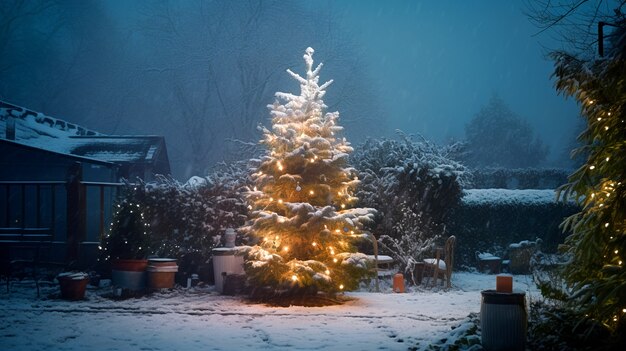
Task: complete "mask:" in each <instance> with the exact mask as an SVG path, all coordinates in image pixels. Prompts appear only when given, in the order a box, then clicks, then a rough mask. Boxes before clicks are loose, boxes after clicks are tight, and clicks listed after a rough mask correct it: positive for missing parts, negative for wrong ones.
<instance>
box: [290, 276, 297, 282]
mask: <svg viewBox="0 0 626 351" xmlns="http://www.w3.org/2000/svg"><path fill="white" fill-rule="evenodd" d="M291 280H293V281H294V282H295V281H297V280H298V276H297V275H295V274H294V275H292V276H291Z"/></svg>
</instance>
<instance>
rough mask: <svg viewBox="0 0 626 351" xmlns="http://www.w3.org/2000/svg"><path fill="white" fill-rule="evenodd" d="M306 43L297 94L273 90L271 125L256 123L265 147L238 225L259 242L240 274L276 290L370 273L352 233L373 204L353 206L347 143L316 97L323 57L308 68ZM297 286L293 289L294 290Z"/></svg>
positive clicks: (359, 233) (327, 286)
mask: <svg viewBox="0 0 626 351" xmlns="http://www.w3.org/2000/svg"><path fill="white" fill-rule="evenodd" d="M313 52H314V50H313V49H312V48H307V49H306V53H305V55H304V61H305V63H306V77H304V78H303V77H301V76H300V75H298V74H296V73H293V72H292V71H291V70H287V72H288V73H289V74H290V75H291V76H292V77H293V78H294V79H296V80H297V81H298V82H299V83H300V89H301V92H300V95H293V94H289V93H281V92H277V93H276V98H277V99H276V101H275V102H274V104H273V105H269V106H268V107H269V108H270V110H271V116H272V130H268V129H265V128H264V129H263V133H264V138H263V140H262V141H261V143H263V144H264V145H266V147H267V152H266V154H265V156H263V157H262V158H261V159H260V160H253V165H254V166H253V167H254V169H253V170H252V179H253V181H254V184H255V186H254V189H251V191H250V192H249V200H250V202H251V206H252V208H253V213H252V215H253V219H252V220H251V221H250V222H249V224H248V225H247V226H246V227H245V228H244V230H245V231H246V232H248V233H249V234H251V235H252V236H253V237H255V238H256V239H257V240H258V242H257V245H256V246H254V247H252V248H251V249H250V251H249V252H248V255H247V258H246V264H245V268H246V274H247V275H248V279H249V281H250V282H251V283H252V284H253V285H254V286H256V287H267V286H269V287H271V288H273V289H275V290H282V289H287V290H289V289H293V288H312V289H311V291H324V292H329V293H333V292H337V291H341V290H349V289H354V288H356V287H357V286H358V283H359V280H360V279H362V278H363V277H364V276H365V275H367V274H369V272H370V269H369V267H370V265H371V264H370V262H369V261H368V259H367V256H366V255H364V254H362V253H357V252H356V249H355V246H354V241H355V239H359V238H364V237H367V236H368V234H367V233H366V232H364V230H365V228H364V225H365V224H367V223H369V222H371V221H372V220H373V216H374V212H375V211H374V210H373V209H369V208H354V205H355V202H356V200H357V199H356V197H354V195H353V194H354V192H355V187H356V186H357V184H358V182H359V180H358V177H357V172H356V170H355V169H354V168H352V167H349V165H348V163H347V159H348V153H350V152H352V147H351V146H350V143H348V142H347V141H346V139H345V138H342V137H340V136H339V135H338V134H339V133H340V132H341V130H342V129H343V128H342V127H340V126H339V125H337V119H338V118H339V113H338V112H332V113H326V112H325V110H326V108H327V106H326V105H325V104H324V101H323V100H322V98H323V97H324V94H325V93H326V92H325V89H326V88H327V87H328V86H329V85H330V84H331V83H332V80H330V81H328V82H326V83H324V84H322V85H319V73H320V69H321V68H322V64H319V65H318V66H317V67H315V68H313ZM298 290H299V289H298Z"/></svg>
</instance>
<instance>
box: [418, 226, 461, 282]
mask: <svg viewBox="0 0 626 351" xmlns="http://www.w3.org/2000/svg"><path fill="white" fill-rule="evenodd" d="M455 245H456V237H455V236H454V235H451V236H450V237H449V238H448V239H447V240H446V244H445V246H444V247H437V248H436V249H435V257H434V258H425V259H424V268H425V270H427V271H428V270H430V269H432V271H433V286H435V285H437V278H439V273H441V274H442V276H441V279H442V284H444V283H445V287H446V289H449V288H450V287H451V286H452V284H451V283H450V278H451V277H452V267H453V265H454V246H455ZM427 276H428V279H427V280H426V285H428V281H429V280H430V276H429V275H427ZM444 279H445V280H444Z"/></svg>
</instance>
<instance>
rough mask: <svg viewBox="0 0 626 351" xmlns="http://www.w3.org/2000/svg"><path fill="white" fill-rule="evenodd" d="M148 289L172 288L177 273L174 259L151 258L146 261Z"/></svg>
mask: <svg viewBox="0 0 626 351" xmlns="http://www.w3.org/2000/svg"><path fill="white" fill-rule="evenodd" d="M146 271H147V272H148V288H150V289H153V290H158V289H171V288H173V287H174V276H175V275H176V272H178V265H176V259H173V258H151V259H149V260H148V268H146Z"/></svg>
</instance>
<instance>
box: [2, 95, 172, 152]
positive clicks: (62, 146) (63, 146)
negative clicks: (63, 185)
mask: <svg viewBox="0 0 626 351" xmlns="http://www.w3.org/2000/svg"><path fill="white" fill-rule="evenodd" d="M10 118H13V119H14V121H11V122H10V123H13V122H14V123H15V140H13V141H15V142H17V143H20V144H24V145H28V146H32V147H36V148H40V149H44V150H48V151H53V152H57V153H60V154H66V155H76V156H82V157H87V158H90V159H95V160H99V161H108V162H152V161H153V160H154V157H155V155H156V154H157V151H158V149H159V148H160V147H162V140H163V138H162V137H160V136H113V135H105V134H101V133H97V132H95V131H92V130H89V129H87V128H84V127H81V126H79V125H76V124H72V123H68V122H65V121H63V120H60V119H58V118H53V117H50V116H46V115H44V114H42V113H38V112H34V111H31V110H27V109H25V108H22V107H19V106H15V105H12V104H9V103H6V102H3V101H0V138H3V139H6V138H7V135H6V134H7V133H6V131H7V123H9V119H10Z"/></svg>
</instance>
